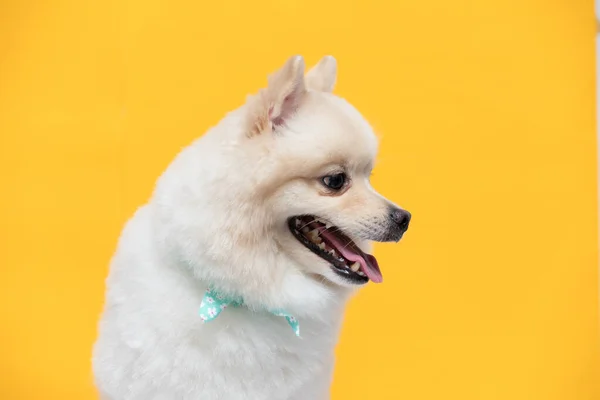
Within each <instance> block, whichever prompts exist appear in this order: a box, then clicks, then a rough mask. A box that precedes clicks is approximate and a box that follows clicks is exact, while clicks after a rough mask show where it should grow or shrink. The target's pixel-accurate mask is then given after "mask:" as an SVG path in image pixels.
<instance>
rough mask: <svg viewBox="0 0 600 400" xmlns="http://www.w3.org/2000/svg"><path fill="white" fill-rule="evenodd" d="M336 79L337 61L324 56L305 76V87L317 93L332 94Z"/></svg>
mask: <svg viewBox="0 0 600 400" xmlns="http://www.w3.org/2000/svg"><path fill="white" fill-rule="evenodd" d="M336 78H337V61H336V60H335V58H333V57H332V56H325V57H323V58H322V59H321V61H319V63H318V64H317V65H315V66H314V67H312V68H311V70H310V71H308V73H307V74H306V87H307V88H308V89H310V90H315V91H318V92H328V93H330V92H332V91H333V87H334V86H335V81H336Z"/></svg>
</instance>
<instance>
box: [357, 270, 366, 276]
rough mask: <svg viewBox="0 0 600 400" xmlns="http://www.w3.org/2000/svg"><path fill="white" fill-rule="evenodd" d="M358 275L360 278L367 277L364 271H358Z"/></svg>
mask: <svg viewBox="0 0 600 400" xmlns="http://www.w3.org/2000/svg"><path fill="white" fill-rule="evenodd" d="M356 273H357V274H359V275H360V276H366V275H365V273H364V272H362V271H356Z"/></svg>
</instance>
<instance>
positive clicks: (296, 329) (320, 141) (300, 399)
mask: <svg viewBox="0 0 600 400" xmlns="http://www.w3.org/2000/svg"><path fill="white" fill-rule="evenodd" d="M336 69H337V67H336V61H335V59H334V58H332V57H325V58H324V59H323V60H321V62H320V63H319V64H318V65H317V66H316V67H314V68H313V69H312V70H311V71H309V72H308V74H307V75H306V76H304V61H303V59H302V57H293V58H291V59H290V60H289V61H288V62H287V63H286V64H285V65H284V66H283V67H282V68H281V69H280V70H279V71H277V72H276V73H274V74H273V75H272V76H271V77H270V78H269V84H268V87H267V88H266V89H263V90H261V91H260V92H259V93H258V94H257V95H256V96H252V97H250V98H249V99H248V101H247V102H246V104H245V105H243V106H242V107H240V108H238V109H237V110H235V111H233V112H231V113H229V114H228V115H227V116H226V117H225V118H224V119H223V120H222V121H221V122H220V123H219V124H218V125H217V126H216V127H214V128H212V129H211V130H210V131H209V132H207V133H206V134H205V135H204V136H203V137H202V138H200V139H198V140H197V141H196V142H194V143H193V144H192V145H191V146H189V147H187V148H186V149H184V150H183V151H182V152H181V153H180V154H179V155H178V156H177V157H176V159H175V160H174V161H173V163H172V164H171V165H170V166H169V168H168V169H167V171H166V172H165V173H164V174H163V176H162V177H161V178H160V179H159V181H158V183H157V185H156V189H155V192H154V195H153V197H152V199H151V201H150V202H149V203H148V204H146V205H145V206H143V207H141V208H140V209H139V210H138V211H137V212H136V214H135V216H134V217H133V218H132V219H131V220H130V221H129V222H128V223H127V225H126V227H125V229H124V231H123V233H122V235H121V238H120V242H119V245H118V249H117V251H116V253H115V255H114V257H113V260H112V263H111V270H110V275H109V277H108V280H107V291H106V304H105V308H104V312H103V315H102V318H101V321H100V335H99V338H98V341H97V343H96V345H95V348H94V357H93V368H94V374H95V380H96V384H97V387H98V389H99V391H100V393H101V397H102V399H105V400H129V399H131V400H155V399H168V400H176V399H183V400H187V399H194V400H198V399H207V400H217V399H223V400H238V399H239V400H242V399H243V400H263V399H269V400H279V399H282V400H283V399H286V400H287V399H296V400H313V399H317V400H322V399H328V398H329V386H330V383H331V377H332V370H333V364H334V347H335V345H336V342H337V338H338V332H339V328H340V325H341V320H342V314H343V309H344V305H345V303H346V301H347V300H348V298H349V296H350V295H351V294H352V292H353V291H354V290H355V289H356V288H358V287H360V286H362V285H364V284H366V283H367V282H368V281H369V280H371V281H373V282H381V280H382V275H381V272H380V270H379V267H378V265H377V261H376V260H375V258H374V257H373V256H371V255H369V254H367V253H366V252H367V251H368V243H369V241H398V240H400V238H401V237H402V235H403V234H404V232H405V231H406V229H407V228H408V223H409V221H410V214H409V213H408V212H406V211H404V210H402V209H400V208H399V207H397V206H396V205H394V204H392V203H391V202H389V201H388V200H386V199H385V198H383V197H382V196H380V195H379V194H378V193H377V192H375V191H374V190H373V189H372V188H371V186H370V185H369V175H370V173H371V169H372V167H373V162H374V158H375V155H376V151H377V140H376V138H375V135H374V133H373V131H372V129H371V127H370V126H369V124H368V123H367V122H366V121H365V120H364V119H363V118H362V116H361V115H360V114H359V112H358V111H357V110H356V109H354V108H353V107H352V106H351V105H350V104H348V103H347V102H346V101H344V100H342V99H341V98H339V97H336V96H335V95H333V94H331V91H332V89H333V86H334V83H335V80H336Z"/></svg>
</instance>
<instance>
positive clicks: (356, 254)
mask: <svg viewBox="0 0 600 400" xmlns="http://www.w3.org/2000/svg"><path fill="white" fill-rule="evenodd" d="M318 229H319V231H320V232H321V236H324V237H325V239H327V241H328V242H329V243H330V244H332V245H333V246H334V247H335V249H336V250H337V251H338V253H340V254H341V255H342V256H344V258H345V259H346V260H348V261H352V262H358V263H359V264H360V270H361V271H362V272H364V273H365V275H367V277H368V278H369V279H370V280H371V281H373V282H374V283H381V282H383V276H382V275H381V271H380V270H379V264H377V260H376V259H375V257H373V256H372V255H370V254H366V253H364V252H363V251H362V250H361V249H359V248H358V246H356V245H354V244H351V245H348V243H343V242H342V241H341V240H340V239H339V238H338V237H337V236H335V235H334V234H333V233H331V232H329V231H328V230H327V229H325V227H319V228H318Z"/></svg>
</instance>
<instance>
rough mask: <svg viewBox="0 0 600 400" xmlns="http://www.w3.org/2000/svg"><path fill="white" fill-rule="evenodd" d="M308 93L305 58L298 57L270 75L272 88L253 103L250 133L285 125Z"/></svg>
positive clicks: (267, 89)
mask: <svg viewBox="0 0 600 400" xmlns="http://www.w3.org/2000/svg"><path fill="white" fill-rule="evenodd" d="M305 94H306V86H305V85H304V59H303V58H302V57H301V56H294V57H292V58H290V59H289V60H287V62H286V63H285V65H284V66H283V67H282V68H281V69H280V70H278V71H276V72H275V73H273V74H272V75H271V76H269V85H268V87H267V88H266V89H263V90H261V92H260V93H259V95H258V99H255V101H254V102H253V104H252V105H251V109H250V115H249V116H250V118H251V120H252V121H251V127H250V129H249V136H254V135H257V134H260V133H263V132H265V131H272V130H273V129H276V128H277V127H278V126H281V125H283V124H284V123H285V121H286V119H288V118H289V117H290V116H291V115H292V114H293V113H294V112H295V111H296V110H297V109H298V107H299V106H300V103H301V102H302V100H303V98H304V95H305Z"/></svg>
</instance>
